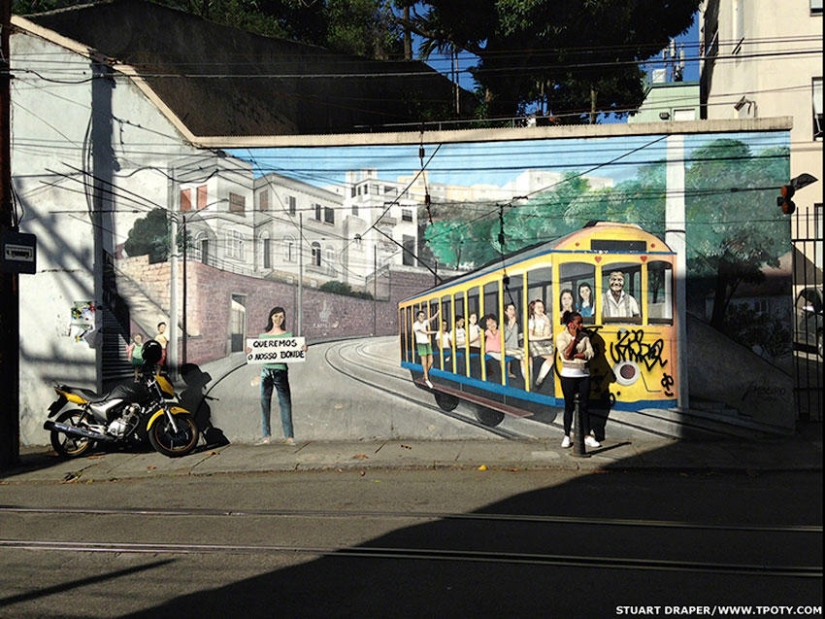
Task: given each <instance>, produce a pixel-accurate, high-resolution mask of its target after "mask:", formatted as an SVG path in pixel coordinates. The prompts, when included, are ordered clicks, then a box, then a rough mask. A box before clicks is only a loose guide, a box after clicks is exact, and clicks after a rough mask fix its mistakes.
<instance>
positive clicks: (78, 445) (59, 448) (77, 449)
mask: <svg viewBox="0 0 825 619" xmlns="http://www.w3.org/2000/svg"><path fill="white" fill-rule="evenodd" d="M86 419H91V415H89V414H88V413H87V412H85V411H82V410H80V409H79V408H73V409H71V410H68V411H66V412H64V413H61V414H60V415H58V417H57V422H58V423H66V424H69V425H73V426H81V425H83V422H84V421H85V420H86ZM51 440H52V447H53V448H54V450H55V451H56V452H57V453H58V454H60V455H61V456H63V457H64V458H78V457H80V456H82V455H83V454H85V453H86V452H87V451H90V450H91V449H92V447H94V444H95V441H94V439H90V438H86V437H84V436H72V435H70V434H65V433H63V432H58V431H57V430H52V431H51Z"/></svg>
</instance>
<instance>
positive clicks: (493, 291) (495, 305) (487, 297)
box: [481, 282, 501, 330]
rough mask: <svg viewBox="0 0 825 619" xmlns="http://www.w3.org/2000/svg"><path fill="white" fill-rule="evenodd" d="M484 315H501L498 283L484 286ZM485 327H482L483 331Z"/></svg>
mask: <svg viewBox="0 0 825 619" xmlns="http://www.w3.org/2000/svg"><path fill="white" fill-rule="evenodd" d="M484 313H485V314H495V315H497V316H498V315H499V314H500V313H501V310H500V308H499V298H498V282H493V283H490V284H487V285H485V286H484ZM484 326H485V325H481V328H482V330H483V329H484Z"/></svg>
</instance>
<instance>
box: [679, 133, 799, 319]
mask: <svg viewBox="0 0 825 619" xmlns="http://www.w3.org/2000/svg"><path fill="white" fill-rule="evenodd" d="M788 165H789V151H788V149H787V148H784V147H782V148H769V149H765V150H764V151H762V152H760V153H759V154H757V155H754V154H753V153H752V152H751V149H750V147H749V146H748V145H747V144H745V143H743V142H741V141H739V140H734V139H719V140H716V141H714V142H711V143H709V144H707V145H705V146H703V147H702V148H699V149H698V150H696V151H695V152H694V153H693V155H692V156H691V158H690V161H689V162H688V169H687V171H686V177H685V182H686V186H687V187H686V191H687V196H686V209H687V211H686V219H687V230H686V232H687V233H686V238H687V241H688V256H687V258H688V269H689V271H690V275H691V282H692V284H693V286H694V290H695V291H696V292H697V293H699V294H701V295H702V296H704V295H705V294H708V293H711V294H712V298H713V311H712V314H711V319H710V323H711V325H713V326H714V327H716V328H717V329H719V330H724V329H725V326H726V315H727V314H728V311H729V306H730V302H731V299H732V298H733V297H734V295H735V294H736V290H737V288H738V287H739V286H740V285H741V284H743V283H746V282H747V283H760V282H763V281H764V280H765V273H764V269H765V267H778V266H779V259H780V257H781V256H782V255H784V254H786V253H787V252H788V251H790V223H789V220H788V219H787V218H786V217H783V216H782V212H781V211H780V209H779V208H777V207H776V194H777V188H778V187H779V186H780V185H782V184H783V183H786V182H787V179H788V178H789V169H788ZM701 282H706V283H705V284H704V285H702V284H701Z"/></svg>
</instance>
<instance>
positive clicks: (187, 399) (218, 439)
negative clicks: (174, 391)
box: [180, 363, 229, 447]
mask: <svg viewBox="0 0 825 619" xmlns="http://www.w3.org/2000/svg"><path fill="white" fill-rule="evenodd" d="M180 376H181V378H182V379H183V382H184V383H186V389H184V390H183V391H181V393H180V403H181V406H183V408H185V409H187V410H188V411H189V412H191V413H192V415H193V416H194V417H195V423H196V424H197V426H198V430H200V433H201V436H202V437H203V439H204V441H205V442H206V446H207V447H220V446H222V445H228V444H229V439H228V438H226V436H225V435H224V433H223V431H221V430H220V429H218V428H216V427H215V426H213V425H212V408H211V407H210V406H209V400H211V399H212V398H210V397H209V395H208V392H209V389H208V385H209V383H210V382H211V381H212V375H211V374H209V372H204V371H202V370H201V369H200V367H198V366H197V365H196V364H194V363H186V364H184V365H182V366H181V368H180Z"/></svg>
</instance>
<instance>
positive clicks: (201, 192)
mask: <svg viewBox="0 0 825 619" xmlns="http://www.w3.org/2000/svg"><path fill="white" fill-rule="evenodd" d="M197 192H198V210H199V211H200V210H202V209H205V208H206V205H207V198H208V197H209V192H208V191H207V187H206V185H201V186H200V187H198V189H197Z"/></svg>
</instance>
